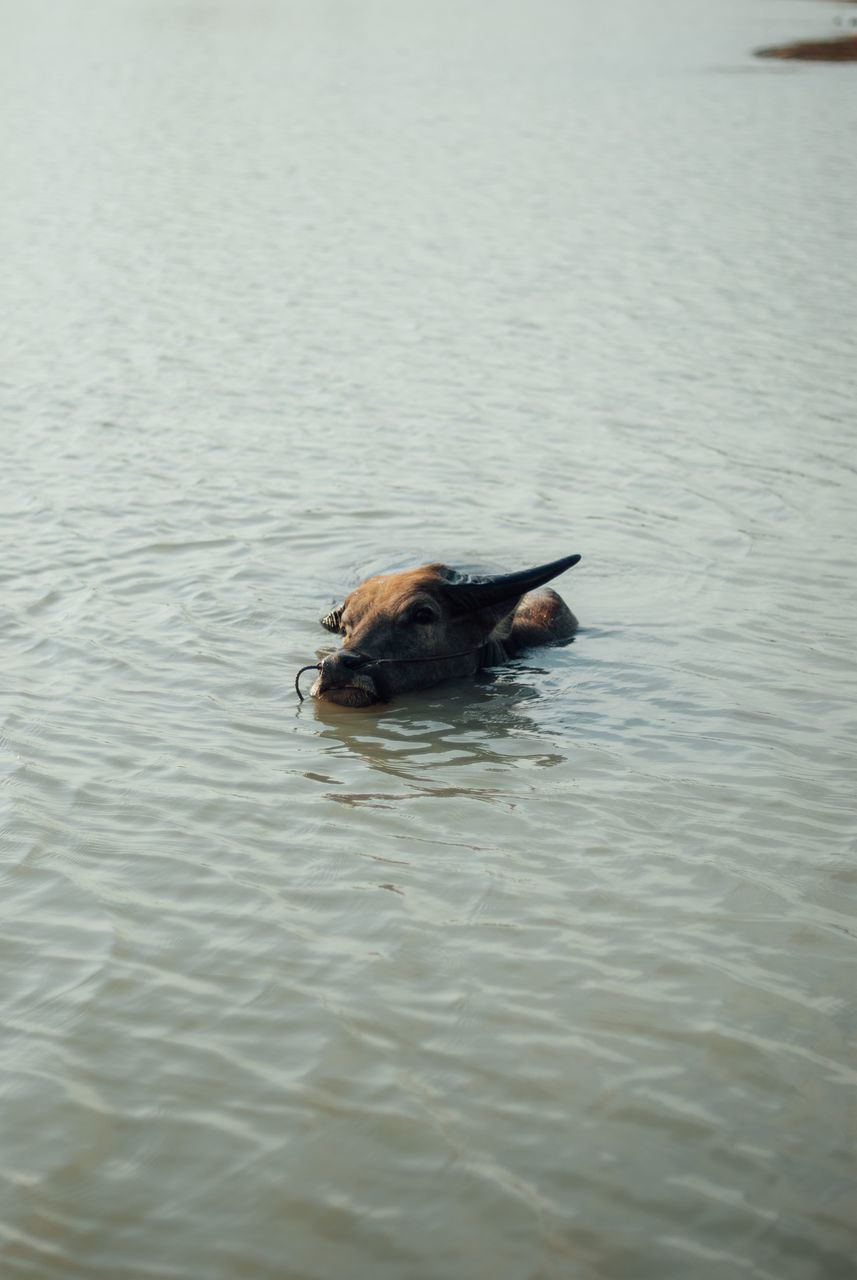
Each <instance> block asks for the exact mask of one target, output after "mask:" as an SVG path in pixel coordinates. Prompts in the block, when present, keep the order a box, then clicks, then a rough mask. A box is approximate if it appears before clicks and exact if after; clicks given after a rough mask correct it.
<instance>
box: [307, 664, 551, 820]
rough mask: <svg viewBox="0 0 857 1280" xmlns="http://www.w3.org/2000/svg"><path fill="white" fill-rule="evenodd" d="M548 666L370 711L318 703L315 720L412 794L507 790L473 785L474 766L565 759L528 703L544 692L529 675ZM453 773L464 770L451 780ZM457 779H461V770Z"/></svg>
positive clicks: (341, 796)
mask: <svg viewBox="0 0 857 1280" xmlns="http://www.w3.org/2000/svg"><path fill="white" fill-rule="evenodd" d="M540 670H542V669H540V668H537V667H521V668H516V669H515V671H514V672H509V671H503V672H499V673H498V672H481V673H480V674H479V675H478V676H477V677H476V679H475V680H474V681H467V682H461V683H460V684H459V683H456V684H449V685H446V686H441V687H440V689H433V690H431V691H428V692H425V693H415V694H410V695H407V696H403V697H400V698H397V699H396V701H395V703H393V704H391V705H389V706H380V707H378V706H374V707H369V708H366V709H354V708H349V707H337V706H334V705H333V704H331V703H326V702H313V704H312V711H313V716H314V718H315V719H316V720H317V721H319V722H320V723H322V724H324V725H325V729H324V730H323V731H322V733H321V735H320V737H321V740H322V741H326V742H329V743H332V744H335V745H334V746H331V748H329V749H330V750H331V751H332V752H333V753H334V754H339V753H340V752H341V750H342V749H345V750H346V751H348V752H349V753H354V754H355V755H357V756H359V757H361V758H362V759H363V760H364V761H365V762H366V763H367V764H368V765H370V767H371V768H372V769H374V770H377V771H378V772H380V773H383V774H386V775H388V776H389V777H391V778H397V779H399V780H401V781H402V782H404V783H406V784H408V786H407V789H408V791H409V792H410V793H411V794H424V795H434V796H439V795H446V796H453V795H480V796H483V797H485V798H490V797H491V796H492V795H499V794H500V793H501V788H499V787H498V788H496V789H495V788H491V787H486V786H484V785H479V786H476V787H474V786H473V785H472V783H471V784H468V781H467V770H468V769H469V768H471V767H472V766H480V767H484V768H488V769H492V770H494V771H496V770H500V769H502V770H504V771H505V770H508V769H512V768H514V767H515V765H516V764H521V763H526V764H527V765H528V766H534V767H537V768H549V767H551V766H552V765H556V764H558V763H559V762H560V761H561V760H562V759H563V758H564V757H563V756H562V755H560V754H558V753H556V752H546V751H544V750H538V749H536V750H534V749H533V747H534V745H535V746H536V747H538V735H537V728H536V725H535V724H534V722H533V721H532V719H531V718H530V717H529V716H528V715H527V711H526V706H527V703H529V702H532V701H536V700H538V698H539V697H540V694H539V692H538V690H537V689H536V688H534V687H533V686H532V685H530V684H528V683H526V682H525V681H524V680H523V679H522V678H521V677H522V676H523V675H524V674H525V673H531V674H534V675H535V674H537V673H538V672H539V671H540ZM449 770H454V771H458V770H462V771H464V772H463V774H462V776H461V781H460V782H450V780H449V773H448V771H449ZM453 776H455V777H457V774H454V775H453ZM399 795H400V793H398V792H395V793H392V794H387V793H371V794H370V793H366V792H346V793H343V792H341V791H337V792H331V793H330V798H331V799H333V800H336V801H338V802H339V803H342V804H353V805H358V804H368V803H377V802H380V801H384V800H391V799H395V798H397V797H398V796H399Z"/></svg>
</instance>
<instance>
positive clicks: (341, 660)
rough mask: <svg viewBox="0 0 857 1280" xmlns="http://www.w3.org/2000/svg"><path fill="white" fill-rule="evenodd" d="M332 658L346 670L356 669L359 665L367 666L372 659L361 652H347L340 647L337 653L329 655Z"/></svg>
mask: <svg viewBox="0 0 857 1280" xmlns="http://www.w3.org/2000/svg"><path fill="white" fill-rule="evenodd" d="M331 656H332V658H333V660H334V661H335V662H336V663H337V664H338V665H339V666H341V667H345V669H346V670H347V671H358V670H359V669H360V667H365V666H367V665H368V664H369V663H370V662H372V661H373V659H372V658H367V657H366V656H365V655H364V654H362V653H348V652H345V651H343V650H342V649H340V651H339V653H334V654H332V655H331Z"/></svg>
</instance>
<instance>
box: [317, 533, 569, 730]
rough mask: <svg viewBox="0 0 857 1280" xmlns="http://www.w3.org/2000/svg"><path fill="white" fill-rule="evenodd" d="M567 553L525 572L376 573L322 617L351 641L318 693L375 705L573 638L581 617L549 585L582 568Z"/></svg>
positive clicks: (323, 669)
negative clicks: (526, 649)
mask: <svg viewBox="0 0 857 1280" xmlns="http://www.w3.org/2000/svg"><path fill="white" fill-rule="evenodd" d="M579 559H580V556H565V557H564V558H563V559H562V560H553V561H552V562H551V563H550V564H543V565H539V566H538V567H537V568H535V569H524V570H522V571H521V572H520V573H505V574H468V573H462V572H459V571H458V570H456V569H450V568H449V567H448V566H447V565H445V564H427V565H423V566H422V568H419V569H409V570H408V571H407V572H405V573H390V574H383V575H381V576H380V577H376V578H367V579H366V581H365V582H361V584H360V586H359V587H357V588H355V590H354V591H352V592H351V594H350V596H348V598H347V600H346V601H345V603H344V604H343V605H342V607H341V608H339V609H334V610H333V612H332V613H329V614H328V615H327V617H326V618H324V619H323V620H322V624H323V626H325V627H327V629H328V630H329V631H334V632H336V633H337V635H341V636H343V637H344V639H343V643H342V648H341V649H338V650H337V651H336V652H335V653H331V654H329V655H328V656H327V657H326V658H324V659H323V660H322V661H321V662H320V663H318V665H317V666H313V667H312V668H310V667H302V668H301V670H300V671H299V672H298V675H297V679H296V681H295V688H296V689H297V692H298V697H299V698H302V694H301V691H300V688H299V685H298V681H299V680H300V677H301V675H302V674H303V672H304V671H309V670H314V671H315V670H317V671H318V676H317V678H316V680H315V681H314V682H313V685H312V688H311V689H310V693H311V694H312V696H313V697H314V698H318V699H320V700H322V701H324V702H336V703H339V704H340V705H342V706H346V707H366V706H369V704H370V703H372V702H387V701H388V700H389V699H390V698H392V697H393V696H394V695H395V694H397V693H404V692H405V691H406V690H408V689H428V688H429V687H430V686H431V685H434V684H440V682H441V681H442V680H451V679H456V678H459V677H462V676H471V675H473V674H474V672H476V671H478V670H479V668H480V667H493V666H496V665H498V664H499V663H501V662H505V661H506V660H507V658H511V657H513V656H514V655H515V654H517V653H520V651H521V650H522V649H525V648H529V647H531V646H532V645H542V644H550V643H551V642H552V641H555V640H568V639H569V638H570V637H571V636H572V635H573V634H574V632H575V630H576V629H577V619H576V618H575V616H574V614H573V613H572V612H571V610H570V609H569V608H568V606H567V605H566V604H565V602H564V601H563V600H561V599H560V597H559V596H558V595H557V594H556V592H555V591H552V590H551V588H550V587H548V588H547V589H546V590H544V591H539V590H537V588H538V587H541V586H543V585H544V583H546V582H549V581H550V579H551V578H555V577H556V576H557V575H558V574H560V573H564V572H565V570H566V569H570V568H571V566H572V565H574V564H577V562H578V560H579Z"/></svg>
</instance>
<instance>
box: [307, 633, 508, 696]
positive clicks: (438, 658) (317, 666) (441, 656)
mask: <svg viewBox="0 0 857 1280" xmlns="http://www.w3.org/2000/svg"><path fill="white" fill-rule="evenodd" d="M484 647H485V646H484V644H478V645H476V647H475V648H474V649H459V650H458V652H457V653H432V654H430V655H429V656H428V657H427V658H364V659H363V660H362V662H360V663H359V664H355V667H354V669H355V670H358V671H359V669H360V667H376V666H380V665H381V663H382V662H383V663H387V662H446V661H447V659H448V658H466V657H467V656H468V655H469V654H471V653H478V652H479V650H480V649H484ZM345 652H346V653H347V652H348V650H347V649H346V650H345ZM305 671H321V663H320V662H315V663H312V664H311V665H310V666H308V667H301V669H300V671H299V672H298V674H297V675H296V676H295V693H296V694H297V695H298V698H299V699H300V701H301V702H303V701H304V695H303V694H302V693H301V690H300V678H301V676H302V675H303V673H304V672H305Z"/></svg>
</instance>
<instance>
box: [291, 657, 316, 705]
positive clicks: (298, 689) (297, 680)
mask: <svg viewBox="0 0 857 1280" xmlns="http://www.w3.org/2000/svg"><path fill="white" fill-rule="evenodd" d="M305 671H321V663H320V662H315V663H313V664H311V665H310V666H308V667H301V669H300V671H299V672H298V674H297V675H296V676H295V693H296V694H297V695H298V699H299V701H300V702H303V700H304V695H303V694H302V693H301V686H300V679H301V676H302V675H303V673H304V672H305Z"/></svg>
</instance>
